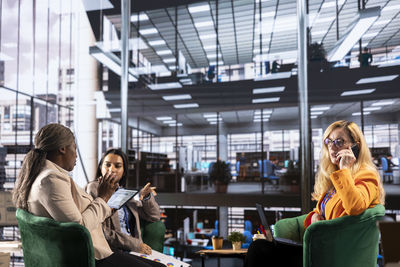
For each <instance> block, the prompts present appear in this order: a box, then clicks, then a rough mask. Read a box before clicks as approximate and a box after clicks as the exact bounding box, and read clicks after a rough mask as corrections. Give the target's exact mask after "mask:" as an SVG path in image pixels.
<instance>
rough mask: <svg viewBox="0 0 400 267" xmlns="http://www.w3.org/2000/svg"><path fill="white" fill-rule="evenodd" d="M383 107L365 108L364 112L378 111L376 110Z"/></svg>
mask: <svg viewBox="0 0 400 267" xmlns="http://www.w3.org/2000/svg"><path fill="white" fill-rule="evenodd" d="M381 109H382V107H368V108H364V111H376V110H381Z"/></svg>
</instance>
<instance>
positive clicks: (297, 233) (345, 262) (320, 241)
mask: <svg viewBox="0 0 400 267" xmlns="http://www.w3.org/2000/svg"><path fill="white" fill-rule="evenodd" d="M384 215H385V208H384V207H383V206H382V205H377V206H375V207H374V208H370V209H367V210H366V211H365V212H364V213H362V214H360V215H357V216H344V217H341V218H337V219H333V220H328V221H320V222H316V223H313V224H312V225H310V226H309V227H308V228H307V229H306V230H305V231H304V219H305V217H306V215H302V216H298V217H294V218H288V219H282V220H280V221H278V222H277V223H276V224H275V227H274V235H275V236H276V237H283V238H289V239H292V240H296V241H301V240H302V241H303V266H304V267H309V266H324V267H331V266H340V267H346V266H351V267H358V266H359V267H368V266H371V267H376V263H377V254H378V241H379V229H378V228H377V225H376V222H377V221H378V220H379V219H380V218H381V217H382V216H384Z"/></svg>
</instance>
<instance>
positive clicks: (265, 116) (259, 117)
mask: <svg viewBox="0 0 400 267" xmlns="http://www.w3.org/2000/svg"><path fill="white" fill-rule="evenodd" d="M270 117H271V115H269V114H267V115H263V118H264V119H269V118H270ZM254 119H255V120H260V119H261V115H255V116H254Z"/></svg>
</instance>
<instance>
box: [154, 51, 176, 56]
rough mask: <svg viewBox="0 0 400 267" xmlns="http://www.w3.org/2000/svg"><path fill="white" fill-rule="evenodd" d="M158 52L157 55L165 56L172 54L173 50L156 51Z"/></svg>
mask: <svg viewBox="0 0 400 267" xmlns="http://www.w3.org/2000/svg"><path fill="white" fill-rule="evenodd" d="M156 53H157V55H160V56H164V55H171V54H172V51H171V50H159V51H156Z"/></svg>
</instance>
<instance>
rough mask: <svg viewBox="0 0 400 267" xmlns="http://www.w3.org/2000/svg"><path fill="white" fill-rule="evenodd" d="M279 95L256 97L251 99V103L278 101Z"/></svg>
mask: <svg viewBox="0 0 400 267" xmlns="http://www.w3.org/2000/svg"><path fill="white" fill-rule="evenodd" d="M279 99H280V97H268V98H256V99H253V100H252V103H253V104H257V103H269V102H279Z"/></svg>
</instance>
